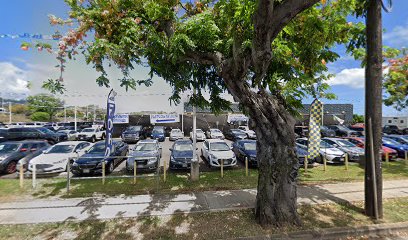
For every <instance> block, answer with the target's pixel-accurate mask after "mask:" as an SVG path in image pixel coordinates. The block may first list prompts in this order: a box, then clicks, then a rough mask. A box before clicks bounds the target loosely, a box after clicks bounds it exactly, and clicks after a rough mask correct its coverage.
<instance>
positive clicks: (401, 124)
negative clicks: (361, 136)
mask: <svg viewBox="0 0 408 240" xmlns="http://www.w3.org/2000/svg"><path fill="white" fill-rule="evenodd" d="M385 125H395V126H397V127H398V128H399V129H404V128H408V116H405V117H383V118H382V126H383V127H384V126H385Z"/></svg>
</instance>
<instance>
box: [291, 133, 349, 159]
mask: <svg viewBox="0 0 408 240" xmlns="http://www.w3.org/2000/svg"><path fill="white" fill-rule="evenodd" d="M296 143H298V144H301V145H303V146H304V147H305V148H306V149H307V146H308V139H307V138H298V139H296ZM319 152H320V156H319V157H318V160H317V161H318V162H320V163H323V157H325V158H326V161H327V162H328V163H343V162H344V158H345V156H346V153H345V152H343V151H341V150H340V149H337V148H334V147H332V146H331V145H330V144H328V143H326V142H325V141H320V151H319Z"/></svg>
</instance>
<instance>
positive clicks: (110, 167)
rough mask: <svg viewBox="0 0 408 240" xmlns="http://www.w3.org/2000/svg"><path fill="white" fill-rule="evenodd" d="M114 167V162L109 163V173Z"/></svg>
mask: <svg viewBox="0 0 408 240" xmlns="http://www.w3.org/2000/svg"><path fill="white" fill-rule="evenodd" d="M114 169H115V166H114V164H113V163H109V165H108V173H112V172H113V170H114Z"/></svg>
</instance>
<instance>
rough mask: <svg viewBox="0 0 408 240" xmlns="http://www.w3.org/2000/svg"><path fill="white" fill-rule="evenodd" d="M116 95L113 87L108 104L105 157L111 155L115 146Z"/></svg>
mask: <svg viewBox="0 0 408 240" xmlns="http://www.w3.org/2000/svg"><path fill="white" fill-rule="evenodd" d="M115 97H116V92H115V91H113V89H112V90H111V91H110V92H109V95H108V100H107V106H106V139H105V147H106V150H105V157H108V156H110V154H111V152H112V148H113V138H112V133H113V118H114V117H115V107H116V106H115Z"/></svg>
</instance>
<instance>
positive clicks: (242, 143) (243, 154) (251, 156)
mask: <svg viewBox="0 0 408 240" xmlns="http://www.w3.org/2000/svg"><path fill="white" fill-rule="evenodd" d="M232 151H233V152H234V153H235V156H237V159H238V160H240V161H242V162H245V158H248V165H250V166H254V167H255V166H256V167H257V166H258V160H257V159H256V140H249V139H246V140H238V141H236V142H234V143H233V144H232Z"/></svg>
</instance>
